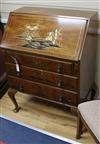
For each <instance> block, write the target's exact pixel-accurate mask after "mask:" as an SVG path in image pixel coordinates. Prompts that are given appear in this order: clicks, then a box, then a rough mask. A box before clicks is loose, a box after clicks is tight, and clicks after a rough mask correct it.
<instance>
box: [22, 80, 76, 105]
mask: <svg viewBox="0 0 100 144" xmlns="http://www.w3.org/2000/svg"><path fill="white" fill-rule="evenodd" d="M34 86H35V88H34ZM23 92H25V93H30V94H33V95H35V96H38V97H40V98H45V99H47V100H50V101H55V102H57V103H62V104H70V105H77V96H78V94H77V93H76V92H71V91H64V90H62V89H60V88H55V87H52V86H48V85H45V84H40V83H36V82H30V81H27V80H23Z"/></svg>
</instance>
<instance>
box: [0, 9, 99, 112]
mask: <svg viewBox="0 0 100 144" xmlns="http://www.w3.org/2000/svg"><path fill="white" fill-rule="evenodd" d="M96 19H97V13H95V12H86V11H76V10H61V9H51V8H34V7H30V8H29V7H23V8H20V9H18V10H15V11H13V12H11V13H10V15H9V19H8V23H7V26H6V29H5V33H4V36H3V40H2V43H1V48H2V52H3V54H4V58H5V66H6V70H7V73H8V81H9V86H10V88H11V89H9V92H8V94H9V96H10V98H11V99H12V101H13V103H14V105H15V111H16V112H17V111H18V110H19V106H18V104H17V102H16V99H15V93H16V92H17V91H21V92H24V93H28V94H32V95H33V96H35V97H37V98H38V99H42V100H47V101H50V102H52V103H57V104H61V105H64V106H70V107H73V108H76V107H77V105H78V104H79V103H80V102H81V99H84V98H85V97H86V96H87V95H88V93H89V91H90V90H91V89H93V83H94V74H95V51H96V41H97V39H96V35H95V33H94V30H95V29H96Z"/></svg>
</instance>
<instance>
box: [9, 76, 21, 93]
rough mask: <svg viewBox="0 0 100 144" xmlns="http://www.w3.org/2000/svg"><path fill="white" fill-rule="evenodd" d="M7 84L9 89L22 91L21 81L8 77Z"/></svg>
mask: <svg viewBox="0 0 100 144" xmlns="http://www.w3.org/2000/svg"><path fill="white" fill-rule="evenodd" d="M8 82H9V86H10V87H11V88H14V89H16V90H19V91H22V80H21V79H19V78H16V77H13V76H9V75H8Z"/></svg>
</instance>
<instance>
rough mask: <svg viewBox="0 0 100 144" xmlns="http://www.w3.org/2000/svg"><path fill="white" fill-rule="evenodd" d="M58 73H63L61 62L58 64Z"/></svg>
mask: <svg viewBox="0 0 100 144" xmlns="http://www.w3.org/2000/svg"><path fill="white" fill-rule="evenodd" d="M57 73H62V65H61V64H58V65H57Z"/></svg>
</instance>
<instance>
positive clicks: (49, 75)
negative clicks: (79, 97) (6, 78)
mask: <svg viewBox="0 0 100 144" xmlns="http://www.w3.org/2000/svg"><path fill="white" fill-rule="evenodd" d="M6 70H7V72H8V74H10V75H13V76H20V77H22V78H23V79H27V80H31V81H36V82H41V83H45V84H48V85H52V86H56V87H60V88H64V89H68V90H73V91H78V78H77V77H72V76H68V75H62V74H56V73H54V72H48V71H45V70H40V69H36V68H29V67H26V66H20V74H19V73H17V71H16V65H15V64H10V63H6Z"/></svg>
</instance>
